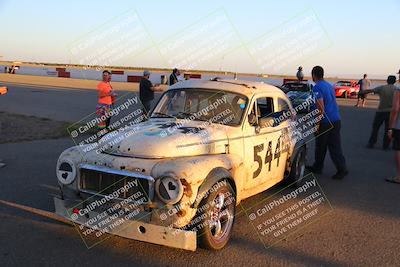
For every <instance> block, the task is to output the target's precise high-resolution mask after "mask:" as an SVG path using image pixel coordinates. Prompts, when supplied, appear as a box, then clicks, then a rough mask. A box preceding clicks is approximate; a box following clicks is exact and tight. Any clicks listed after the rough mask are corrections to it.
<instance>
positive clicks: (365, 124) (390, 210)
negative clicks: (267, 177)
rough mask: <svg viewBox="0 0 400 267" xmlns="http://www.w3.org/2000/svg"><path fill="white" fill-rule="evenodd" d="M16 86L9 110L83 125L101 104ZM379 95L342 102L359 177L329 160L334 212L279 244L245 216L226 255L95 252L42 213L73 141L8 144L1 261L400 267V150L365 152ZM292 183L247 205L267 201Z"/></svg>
mask: <svg viewBox="0 0 400 267" xmlns="http://www.w3.org/2000/svg"><path fill="white" fill-rule="evenodd" d="M9 88H10V91H9V94H7V95H5V96H1V97H0V111H7V112H12V113H18V114H25V115H34V116H38V117H45V118H50V119H53V120H62V121H68V122H72V123H73V122H75V121H78V120H80V119H81V118H82V117H84V116H86V115H88V114H90V113H92V112H93V109H94V107H95V105H96V92H95V91H91V90H67V89H60V88H58V89H51V88H37V87H18V86H9ZM121 93H123V92H121ZM372 98H373V100H369V101H368V105H367V107H366V108H363V109H362V108H355V107H354V104H355V102H356V100H354V99H346V100H345V99H339V100H338V103H339V104H340V107H341V115H342V139H343V140H342V141H343V148H344V153H345V156H346V160H347V163H348V167H349V172H350V173H349V175H348V176H347V177H346V178H345V179H344V180H341V181H336V180H332V179H331V178H330V176H331V175H332V174H334V172H335V170H334V167H333V165H332V163H331V160H330V158H329V156H327V159H326V167H325V169H324V172H323V174H321V175H317V176H316V177H317V179H318V181H319V183H320V185H321V187H322V189H323V191H324V193H325V194H326V197H327V199H329V201H330V203H331V204H332V207H333V211H332V212H330V213H329V214H328V215H326V216H323V217H321V218H318V220H317V221H315V222H314V223H312V224H310V225H307V226H306V227H303V228H301V229H299V231H297V232H296V233H295V234H293V235H291V236H289V237H287V238H285V239H284V240H282V241H280V242H278V243H277V244H275V245H273V246H272V247H269V248H266V247H265V246H264V244H263V243H262V242H260V239H259V237H258V235H257V233H256V231H255V229H253V227H252V225H251V223H250V221H249V219H248V218H247V217H246V216H244V215H243V213H241V214H242V215H241V216H238V217H237V218H236V222H235V226H234V232H233V236H232V238H231V240H230V243H229V244H228V246H227V247H226V248H225V249H223V250H221V251H218V252H210V251H207V250H204V249H198V250H197V251H196V252H189V251H183V250H178V249H172V248H167V247H162V246H159V245H153V244H148V243H143V242H139V241H134V240H127V239H123V238H120V237H115V236H110V238H109V239H107V240H106V241H104V242H102V243H100V244H99V245H97V246H95V247H93V248H91V249H87V247H86V246H85V244H84V243H83V242H82V240H81V238H80V236H79V234H78V232H77V231H76V230H75V229H74V228H73V227H71V226H69V225H66V224H63V223H61V222H58V221H55V220H52V219H50V218H46V217H44V216H40V215H38V214H37V210H42V211H49V212H52V211H54V207H53V202H52V196H53V195H54V194H56V193H57V182H56V177H55V164H56V160H57V157H58V156H59V154H60V153H61V152H62V151H63V150H64V149H65V148H67V147H69V146H72V145H73V141H72V140H70V139H68V138H64V139H57V140H37V141H31V142H21V143H13V144H2V145H0V158H1V159H3V161H4V162H5V163H6V164H7V165H6V167H4V168H0V202H1V203H0V266H26V265H28V266H289V265H290V266H399V262H398V255H399V253H400V246H399V245H400V227H399V226H400V185H396V184H389V183H387V182H385V181H384V179H385V178H387V177H391V176H393V174H394V171H395V169H394V162H393V151H383V150H382V149H380V148H379V147H380V145H381V143H380V142H381V140H379V144H378V146H377V148H376V149H373V150H371V149H367V148H365V145H366V143H367V141H368V137H369V133H370V129H371V124H372V119H373V115H374V109H373V108H374V107H376V104H377V100H376V98H375V97H372ZM312 149H313V146H312V145H311V146H310V149H309V152H308V159H309V160H312V159H313V153H312ZM282 187H283V185H277V186H275V187H273V188H271V189H270V190H267V191H266V192H263V193H261V194H259V195H257V196H255V197H252V198H250V199H248V200H245V201H244V202H243V203H242V205H243V206H252V205H253V204H257V203H258V201H260V200H261V199H263V198H265V197H266V196H270V195H272V194H274V193H275V192H277V191H279V190H280V189H281V188H282ZM12 204H20V205H22V206H19V207H15V206H14V207H11V206H10V205H12ZM23 207H24V208H23ZM30 208H35V209H37V210H34V209H30Z"/></svg>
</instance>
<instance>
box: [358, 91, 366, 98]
mask: <svg viewBox="0 0 400 267" xmlns="http://www.w3.org/2000/svg"><path fill="white" fill-rule="evenodd" d="M357 96H358V98H359V99H365V98H367V96H366V95H365V94H363V93H362V92H361V91H359V92H358V95H357Z"/></svg>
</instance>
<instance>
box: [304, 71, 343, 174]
mask: <svg viewBox="0 0 400 267" xmlns="http://www.w3.org/2000/svg"><path fill="white" fill-rule="evenodd" d="M311 75H312V79H313V81H314V82H315V86H314V87H313V91H314V94H315V98H316V102H317V108H318V109H319V114H323V118H322V120H321V121H320V123H319V125H318V126H317V129H318V131H317V132H316V134H315V136H316V140H315V162H314V164H313V165H312V166H307V168H308V169H309V170H310V171H312V172H315V173H322V169H323V167H324V160H325V156H326V152H327V150H329V154H330V156H331V159H332V161H333V163H334V164H335V167H336V169H337V173H336V174H335V175H333V176H332V178H333V179H343V178H344V177H345V176H346V175H347V174H348V171H347V167H346V160H345V158H344V156H343V152H342V145H341V138H340V127H341V122H340V114H339V108H338V106H337V103H336V97H335V91H334V89H333V87H332V85H331V84H330V83H328V82H327V81H325V80H324V69H323V68H322V67H320V66H316V67H314V68H313V69H312V71H311Z"/></svg>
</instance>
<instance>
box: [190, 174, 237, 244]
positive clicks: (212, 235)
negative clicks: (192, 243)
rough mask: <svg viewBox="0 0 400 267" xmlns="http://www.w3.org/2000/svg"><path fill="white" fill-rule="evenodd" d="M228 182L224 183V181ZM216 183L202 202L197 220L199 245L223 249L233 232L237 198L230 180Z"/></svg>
mask: <svg viewBox="0 0 400 267" xmlns="http://www.w3.org/2000/svg"><path fill="white" fill-rule="evenodd" d="M224 181H225V182H226V183H224V184H222V183H223V182H224ZM224 181H220V182H218V183H215V184H214V185H213V186H212V188H216V186H217V185H218V186H220V187H219V188H218V189H216V190H213V191H212V192H211V191H209V192H208V194H207V196H206V197H205V198H204V199H203V200H202V201H201V202H200V205H199V207H198V214H197V215H196V218H195V220H196V221H198V223H197V224H196V228H197V229H196V230H197V239H198V242H199V245H200V246H201V247H203V248H206V249H211V250H219V249H222V248H223V247H224V246H225V245H226V244H227V243H228V241H229V238H230V236H231V233H232V228H233V223H234V218H235V210H236V198H235V195H234V192H233V189H232V188H231V186H230V185H229V183H228V181H226V180H224Z"/></svg>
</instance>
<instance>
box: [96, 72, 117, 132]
mask: <svg viewBox="0 0 400 267" xmlns="http://www.w3.org/2000/svg"><path fill="white" fill-rule="evenodd" d="M110 81H111V73H110V72H109V71H108V70H105V71H103V81H102V82H100V83H99V85H97V89H98V90H99V96H98V97H99V101H98V104H97V107H96V114H97V115H99V117H100V120H101V122H100V123H99V124H98V127H99V129H100V130H102V129H104V128H108V127H109V126H110V121H111V115H110V111H111V110H112V108H113V105H114V104H115V97H116V94H115V92H114V90H113V88H112V86H111V84H110Z"/></svg>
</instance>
